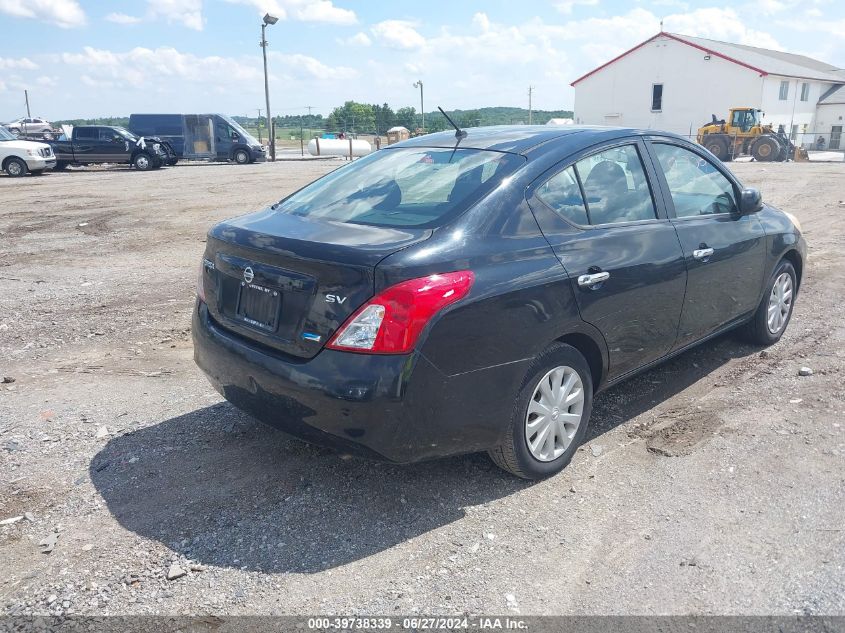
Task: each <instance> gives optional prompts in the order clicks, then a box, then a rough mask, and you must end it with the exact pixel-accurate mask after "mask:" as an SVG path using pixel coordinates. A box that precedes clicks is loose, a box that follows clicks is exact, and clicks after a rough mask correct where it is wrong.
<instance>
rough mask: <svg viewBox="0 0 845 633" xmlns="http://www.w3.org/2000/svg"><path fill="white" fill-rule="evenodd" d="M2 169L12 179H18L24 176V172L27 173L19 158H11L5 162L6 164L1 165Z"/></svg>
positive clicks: (24, 164)
mask: <svg viewBox="0 0 845 633" xmlns="http://www.w3.org/2000/svg"><path fill="white" fill-rule="evenodd" d="M3 169H4V170H5V171H6V173H7V174H9V175H10V176H11V177H12V178H20V177H21V176H26V172H27V171H29V170H28V169H27V166H26V163H25V162H23V161H22V160H21V159H20V158H16V157H15V156H12V157H11V158H9V159H8V160H7V161H6V164H5V165H3Z"/></svg>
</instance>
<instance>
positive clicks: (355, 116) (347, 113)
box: [327, 101, 376, 133]
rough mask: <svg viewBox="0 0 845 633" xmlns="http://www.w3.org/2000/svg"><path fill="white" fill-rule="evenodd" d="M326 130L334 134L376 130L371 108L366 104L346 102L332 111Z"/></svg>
mask: <svg viewBox="0 0 845 633" xmlns="http://www.w3.org/2000/svg"><path fill="white" fill-rule="evenodd" d="M327 128H328V129H329V130H330V131H334V132H352V133H360V132H372V131H373V130H375V129H376V118H375V114H374V113H373V106H371V105H369V104H367V103H358V102H356V101H347V102H346V103H344V104H343V105H342V106H340V107H338V108H335V109H334V110H332V113H331V114H330V115H329V119H328V125H327Z"/></svg>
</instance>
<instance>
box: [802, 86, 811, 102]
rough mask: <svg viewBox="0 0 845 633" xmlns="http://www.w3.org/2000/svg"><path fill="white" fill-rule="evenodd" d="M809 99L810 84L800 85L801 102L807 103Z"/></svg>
mask: <svg viewBox="0 0 845 633" xmlns="http://www.w3.org/2000/svg"><path fill="white" fill-rule="evenodd" d="M809 98H810V84H808V83H803V84H801V101H807V100H808V99H809Z"/></svg>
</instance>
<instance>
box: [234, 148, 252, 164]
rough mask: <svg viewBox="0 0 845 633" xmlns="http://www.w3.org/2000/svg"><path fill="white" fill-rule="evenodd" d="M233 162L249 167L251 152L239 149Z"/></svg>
mask: <svg viewBox="0 0 845 633" xmlns="http://www.w3.org/2000/svg"><path fill="white" fill-rule="evenodd" d="M232 160H233V161H235V162H236V163H237V164H238V165H248V164H249V163H250V162H252V161H250V157H249V152H248V151H246V150H245V149H238V150H235V152H234V153H233V154H232Z"/></svg>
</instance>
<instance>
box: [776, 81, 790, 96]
mask: <svg viewBox="0 0 845 633" xmlns="http://www.w3.org/2000/svg"><path fill="white" fill-rule="evenodd" d="M788 98H789V82H788V81H782V82H780V95H779V96H778V99H780V100H781V101H786V100H787V99H788Z"/></svg>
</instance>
